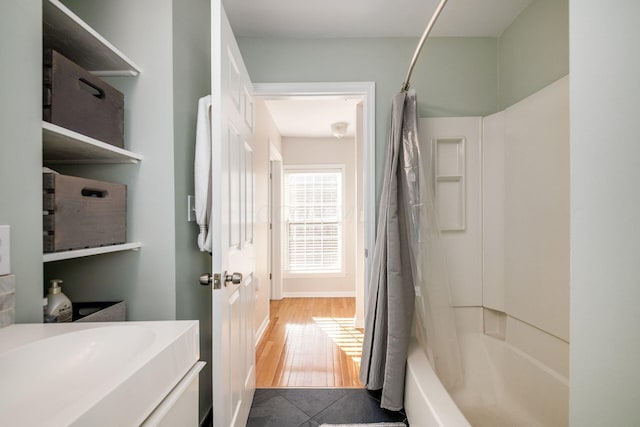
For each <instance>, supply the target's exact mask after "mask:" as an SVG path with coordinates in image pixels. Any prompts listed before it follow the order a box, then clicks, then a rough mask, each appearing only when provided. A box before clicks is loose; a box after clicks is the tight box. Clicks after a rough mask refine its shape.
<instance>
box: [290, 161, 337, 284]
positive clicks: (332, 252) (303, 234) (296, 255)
mask: <svg viewBox="0 0 640 427" xmlns="http://www.w3.org/2000/svg"><path fill="white" fill-rule="evenodd" d="M343 175H344V170H343V167H342V166H332V167H315V166H305V167H292V166H289V167H285V179H284V183H285V184H284V187H285V188H284V192H285V206H286V211H285V212H286V233H287V238H286V243H287V248H286V270H287V273H289V274H312V273H316V274H317V273H341V272H342V270H343V268H342V264H343V261H342V197H343V196H342V194H343V191H342V181H343Z"/></svg>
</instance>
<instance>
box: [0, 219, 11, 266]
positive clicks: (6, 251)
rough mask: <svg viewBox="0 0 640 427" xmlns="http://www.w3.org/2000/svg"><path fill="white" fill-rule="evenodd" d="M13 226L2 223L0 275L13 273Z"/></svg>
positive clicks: (0, 229) (0, 230) (0, 233)
mask: <svg viewBox="0 0 640 427" xmlns="http://www.w3.org/2000/svg"><path fill="white" fill-rule="evenodd" d="M10 237H11V227H9V226H8V225H0V276H2V275H4V274H9V273H11V239H10Z"/></svg>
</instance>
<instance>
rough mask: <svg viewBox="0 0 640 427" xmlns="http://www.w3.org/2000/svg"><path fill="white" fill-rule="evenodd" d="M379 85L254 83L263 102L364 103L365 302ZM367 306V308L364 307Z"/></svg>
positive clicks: (371, 234) (372, 236)
mask: <svg viewBox="0 0 640 427" xmlns="http://www.w3.org/2000/svg"><path fill="white" fill-rule="evenodd" d="M375 95H376V84H375V82H316V83H254V84H253V96H254V97H255V98H260V99H263V100H269V99H287V97H301V96H308V97H311V98H313V97H320V96H357V97H361V98H362V100H363V126H362V127H363V134H364V135H363V139H364V153H363V156H364V159H363V163H364V170H363V173H364V185H363V187H364V195H363V196H364V201H363V205H364V206H363V207H364V246H365V247H364V250H365V251H366V253H368V254H370V255H371V256H366V257H365V268H364V270H365V271H364V275H365V286H364V301H366V298H367V295H368V290H369V289H368V288H369V275H370V271H371V261H372V258H373V248H374V244H375V226H376V212H375V206H376V201H375V195H376V187H375V184H376V182H375V181H376V179H375V154H376V153H375V145H376V129H375V124H376V120H375V119H376V112H375V108H376V107H375V101H376V96H375ZM365 306H366V305H365ZM363 326H364V317H363V318H362V319H360V318H359V317H357V318H356V327H363Z"/></svg>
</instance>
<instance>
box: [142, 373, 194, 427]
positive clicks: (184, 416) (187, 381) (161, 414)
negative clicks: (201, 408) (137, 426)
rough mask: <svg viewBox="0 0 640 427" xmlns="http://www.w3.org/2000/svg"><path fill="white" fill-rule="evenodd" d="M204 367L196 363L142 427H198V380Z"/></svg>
mask: <svg viewBox="0 0 640 427" xmlns="http://www.w3.org/2000/svg"><path fill="white" fill-rule="evenodd" d="M204 365H205V362H198V363H196V364H195V365H194V366H193V368H191V370H190V371H189V372H188V373H187V374H186V375H185V376H184V378H182V380H181V381H180V382H179V383H178V384H177V385H176V386H175V388H174V389H173V390H171V393H169V394H168V395H167V396H166V397H165V398H164V400H163V401H162V403H160V405H158V407H157V408H156V409H155V410H154V411H153V413H152V414H151V415H150V416H149V418H147V419H146V420H145V422H144V423H143V424H142V426H144V427H175V426H185V427H187V426H198V425H199V424H200V421H199V420H198V387H199V381H198V378H199V376H200V371H201V370H202V368H204Z"/></svg>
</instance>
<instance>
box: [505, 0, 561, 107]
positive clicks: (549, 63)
mask: <svg viewBox="0 0 640 427" xmlns="http://www.w3.org/2000/svg"><path fill="white" fill-rule="evenodd" d="M498 74H499V78H498V82H499V87H498V90H499V99H500V109H501V110H502V109H505V108H507V107H508V106H510V105H513V104H514V103H516V102H518V101H520V100H522V99H524V98H526V97H527V96H529V95H531V94H532V93H534V92H537V91H538V90H540V89H542V88H543V87H545V86H547V85H549V84H550V83H552V82H554V81H556V80H558V79H559V78H561V77H564V76H566V75H567V74H569V4H568V0H537V1H535V2H533V3H532V4H531V5H530V6H529V7H528V8H526V9H525V10H524V11H523V12H522V13H521V14H520V15H519V16H518V18H517V19H516V20H515V21H514V22H513V23H512V24H511V26H509V28H507V29H506V30H505V31H504V32H503V33H502V35H501V36H500V38H499V39H498Z"/></svg>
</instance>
